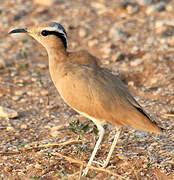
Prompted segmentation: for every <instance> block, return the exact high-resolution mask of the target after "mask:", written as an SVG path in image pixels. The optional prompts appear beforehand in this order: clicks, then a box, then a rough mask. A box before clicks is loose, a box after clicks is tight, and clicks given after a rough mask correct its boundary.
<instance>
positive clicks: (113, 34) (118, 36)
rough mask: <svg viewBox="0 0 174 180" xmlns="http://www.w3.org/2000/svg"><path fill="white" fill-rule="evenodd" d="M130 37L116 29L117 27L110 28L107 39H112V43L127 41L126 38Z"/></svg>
mask: <svg viewBox="0 0 174 180" xmlns="http://www.w3.org/2000/svg"><path fill="white" fill-rule="evenodd" d="M129 36H130V35H129V34H128V33H126V32H124V31H123V30H121V29H119V28H117V27H112V28H111V29H110V31H109V37H110V38H111V39H113V40H114V41H119V40H123V41H125V40H127V38H128V37H129Z"/></svg>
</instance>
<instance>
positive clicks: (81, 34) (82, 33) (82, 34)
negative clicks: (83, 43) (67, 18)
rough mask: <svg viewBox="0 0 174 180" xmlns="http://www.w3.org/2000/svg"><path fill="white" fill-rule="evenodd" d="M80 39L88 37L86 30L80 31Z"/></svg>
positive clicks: (81, 29)
mask: <svg viewBox="0 0 174 180" xmlns="http://www.w3.org/2000/svg"><path fill="white" fill-rule="evenodd" d="M78 34H79V37H81V38H84V37H85V36H86V35H87V32H86V30H85V29H84V28H80V29H79V33H78Z"/></svg>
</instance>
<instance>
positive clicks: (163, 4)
mask: <svg viewBox="0 0 174 180" xmlns="http://www.w3.org/2000/svg"><path fill="white" fill-rule="evenodd" d="M166 5H167V4H166V2H164V1H161V2H158V3H156V4H154V5H151V6H149V7H148V8H147V10H146V14H148V15H150V14H152V13H154V12H156V11H158V12H160V11H164V10H165V9H166Z"/></svg>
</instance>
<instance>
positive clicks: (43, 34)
mask: <svg viewBox="0 0 174 180" xmlns="http://www.w3.org/2000/svg"><path fill="white" fill-rule="evenodd" d="M41 34H42V36H47V35H48V34H49V33H48V31H46V30H43V31H42V32H41Z"/></svg>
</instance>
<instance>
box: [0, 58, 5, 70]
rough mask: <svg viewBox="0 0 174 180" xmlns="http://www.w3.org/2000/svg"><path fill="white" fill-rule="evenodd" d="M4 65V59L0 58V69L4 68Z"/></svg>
mask: <svg viewBox="0 0 174 180" xmlns="http://www.w3.org/2000/svg"><path fill="white" fill-rule="evenodd" d="M5 67H6V65H5V61H4V60H3V59H0V69H4V68H5Z"/></svg>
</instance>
